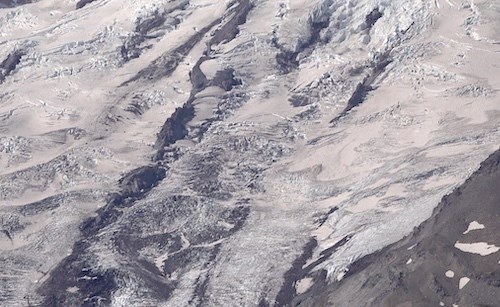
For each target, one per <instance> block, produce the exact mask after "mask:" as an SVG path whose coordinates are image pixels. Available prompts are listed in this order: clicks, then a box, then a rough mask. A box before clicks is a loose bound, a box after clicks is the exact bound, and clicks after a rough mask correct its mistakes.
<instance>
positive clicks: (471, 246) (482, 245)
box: [455, 241, 500, 256]
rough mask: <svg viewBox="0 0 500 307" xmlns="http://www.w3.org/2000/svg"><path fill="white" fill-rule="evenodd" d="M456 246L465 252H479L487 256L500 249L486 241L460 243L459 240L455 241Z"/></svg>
mask: <svg viewBox="0 0 500 307" xmlns="http://www.w3.org/2000/svg"><path fill="white" fill-rule="evenodd" d="M455 247H456V248H458V249H459V250H461V251H463V252H466V253H471V254H478V255H481V256H487V255H490V254H494V253H496V252H498V251H499V250H500V247H497V246H495V245H493V244H492V245H490V244H488V243H486V242H477V243H460V242H458V241H457V242H456V243H455Z"/></svg>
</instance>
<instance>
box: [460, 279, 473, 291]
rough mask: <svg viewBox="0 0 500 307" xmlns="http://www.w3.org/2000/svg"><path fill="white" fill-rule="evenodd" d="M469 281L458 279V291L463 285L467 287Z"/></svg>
mask: <svg viewBox="0 0 500 307" xmlns="http://www.w3.org/2000/svg"><path fill="white" fill-rule="evenodd" d="M469 281H470V278H469V277H462V278H460V281H459V282H458V289H460V290H462V289H463V288H464V287H465V285H467V284H468V283H469Z"/></svg>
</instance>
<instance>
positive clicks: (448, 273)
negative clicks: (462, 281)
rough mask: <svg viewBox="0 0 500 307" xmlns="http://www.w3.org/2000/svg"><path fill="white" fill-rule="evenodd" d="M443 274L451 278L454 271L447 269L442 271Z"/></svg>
mask: <svg viewBox="0 0 500 307" xmlns="http://www.w3.org/2000/svg"><path fill="white" fill-rule="evenodd" d="M444 275H445V276H446V277H448V278H453V277H454V276H455V272H453V271H451V270H448V271H446V273H444Z"/></svg>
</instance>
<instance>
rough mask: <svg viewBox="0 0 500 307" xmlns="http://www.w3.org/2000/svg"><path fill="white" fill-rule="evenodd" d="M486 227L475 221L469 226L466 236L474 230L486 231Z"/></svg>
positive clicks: (465, 232)
mask: <svg viewBox="0 0 500 307" xmlns="http://www.w3.org/2000/svg"><path fill="white" fill-rule="evenodd" d="M484 228H485V227H484V225H483V224H480V223H478V222H477V221H473V222H471V223H470V224H469V227H467V230H466V231H464V235H466V234H468V233H469V232H471V231H472V230H479V229H484Z"/></svg>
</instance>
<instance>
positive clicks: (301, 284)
mask: <svg viewBox="0 0 500 307" xmlns="http://www.w3.org/2000/svg"><path fill="white" fill-rule="evenodd" d="M313 283H314V282H313V279H312V278H310V277H306V278H303V279H301V280H299V281H298V282H297V283H296V284H295V290H296V291H297V294H302V293H305V292H306V291H307V290H309V288H311V286H312V285H313Z"/></svg>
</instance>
